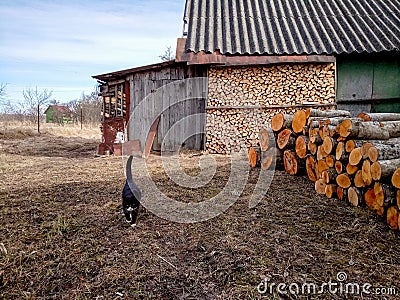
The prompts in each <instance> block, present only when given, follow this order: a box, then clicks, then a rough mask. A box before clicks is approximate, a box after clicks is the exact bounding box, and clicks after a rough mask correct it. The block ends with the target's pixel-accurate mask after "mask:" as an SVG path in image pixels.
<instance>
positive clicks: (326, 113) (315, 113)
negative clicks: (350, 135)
mask: <svg viewBox="0 0 400 300" xmlns="http://www.w3.org/2000/svg"><path fill="white" fill-rule="evenodd" d="M307 110H308V108H307ZM309 111H310V112H309V116H310V117H323V118H334V117H348V118H349V117H350V116H351V113H350V112H349V111H347V110H339V109H336V110H319V109H313V108H311V109H309Z"/></svg>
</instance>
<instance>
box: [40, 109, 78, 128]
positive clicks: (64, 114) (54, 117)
mask: <svg viewBox="0 0 400 300" xmlns="http://www.w3.org/2000/svg"><path fill="white" fill-rule="evenodd" d="M44 113H45V115H46V123H58V124H61V123H62V124H66V123H72V120H73V113H72V111H71V110H70V109H69V108H68V107H67V106H65V105H49V107H47V109H46V111H45V112H44Z"/></svg>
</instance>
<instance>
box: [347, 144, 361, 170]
mask: <svg viewBox="0 0 400 300" xmlns="http://www.w3.org/2000/svg"><path fill="white" fill-rule="evenodd" d="M361 159H362V154H361V147H359V148H355V149H353V150H352V151H351V152H350V156H349V164H351V165H352V166H356V165H358V164H359V163H360V161H361Z"/></svg>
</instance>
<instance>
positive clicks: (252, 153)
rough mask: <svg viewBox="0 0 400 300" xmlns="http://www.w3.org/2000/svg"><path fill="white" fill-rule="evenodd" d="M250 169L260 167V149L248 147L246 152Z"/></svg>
mask: <svg viewBox="0 0 400 300" xmlns="http://www.w3.org/2000/svg"><path fill="white" fill-rule="evenodd" d="M248 157H249V163H250V167H252V168H255V167H260V161H261V150H260V147H250V148H249V152H248Z"/></svg>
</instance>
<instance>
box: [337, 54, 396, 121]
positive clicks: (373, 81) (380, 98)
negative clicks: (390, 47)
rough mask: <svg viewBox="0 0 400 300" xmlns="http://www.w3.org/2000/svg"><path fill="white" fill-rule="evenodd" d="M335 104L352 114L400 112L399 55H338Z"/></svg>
mask: <svg viewBox="0 0 400 300" xmlns="http://www.w3.org/2000/svg"><path fill="white" fill-rule="evenodd" d="M337 103H338V107H339V108H342V109H348V110H350V111H352V112H353V114H355V115H356V114H358V113H360V112H400V54H398V53H380V54H359V53H358V54H357V55H355V54H354V55H341V56H339V57H338V58H337Z"/></svg>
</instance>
